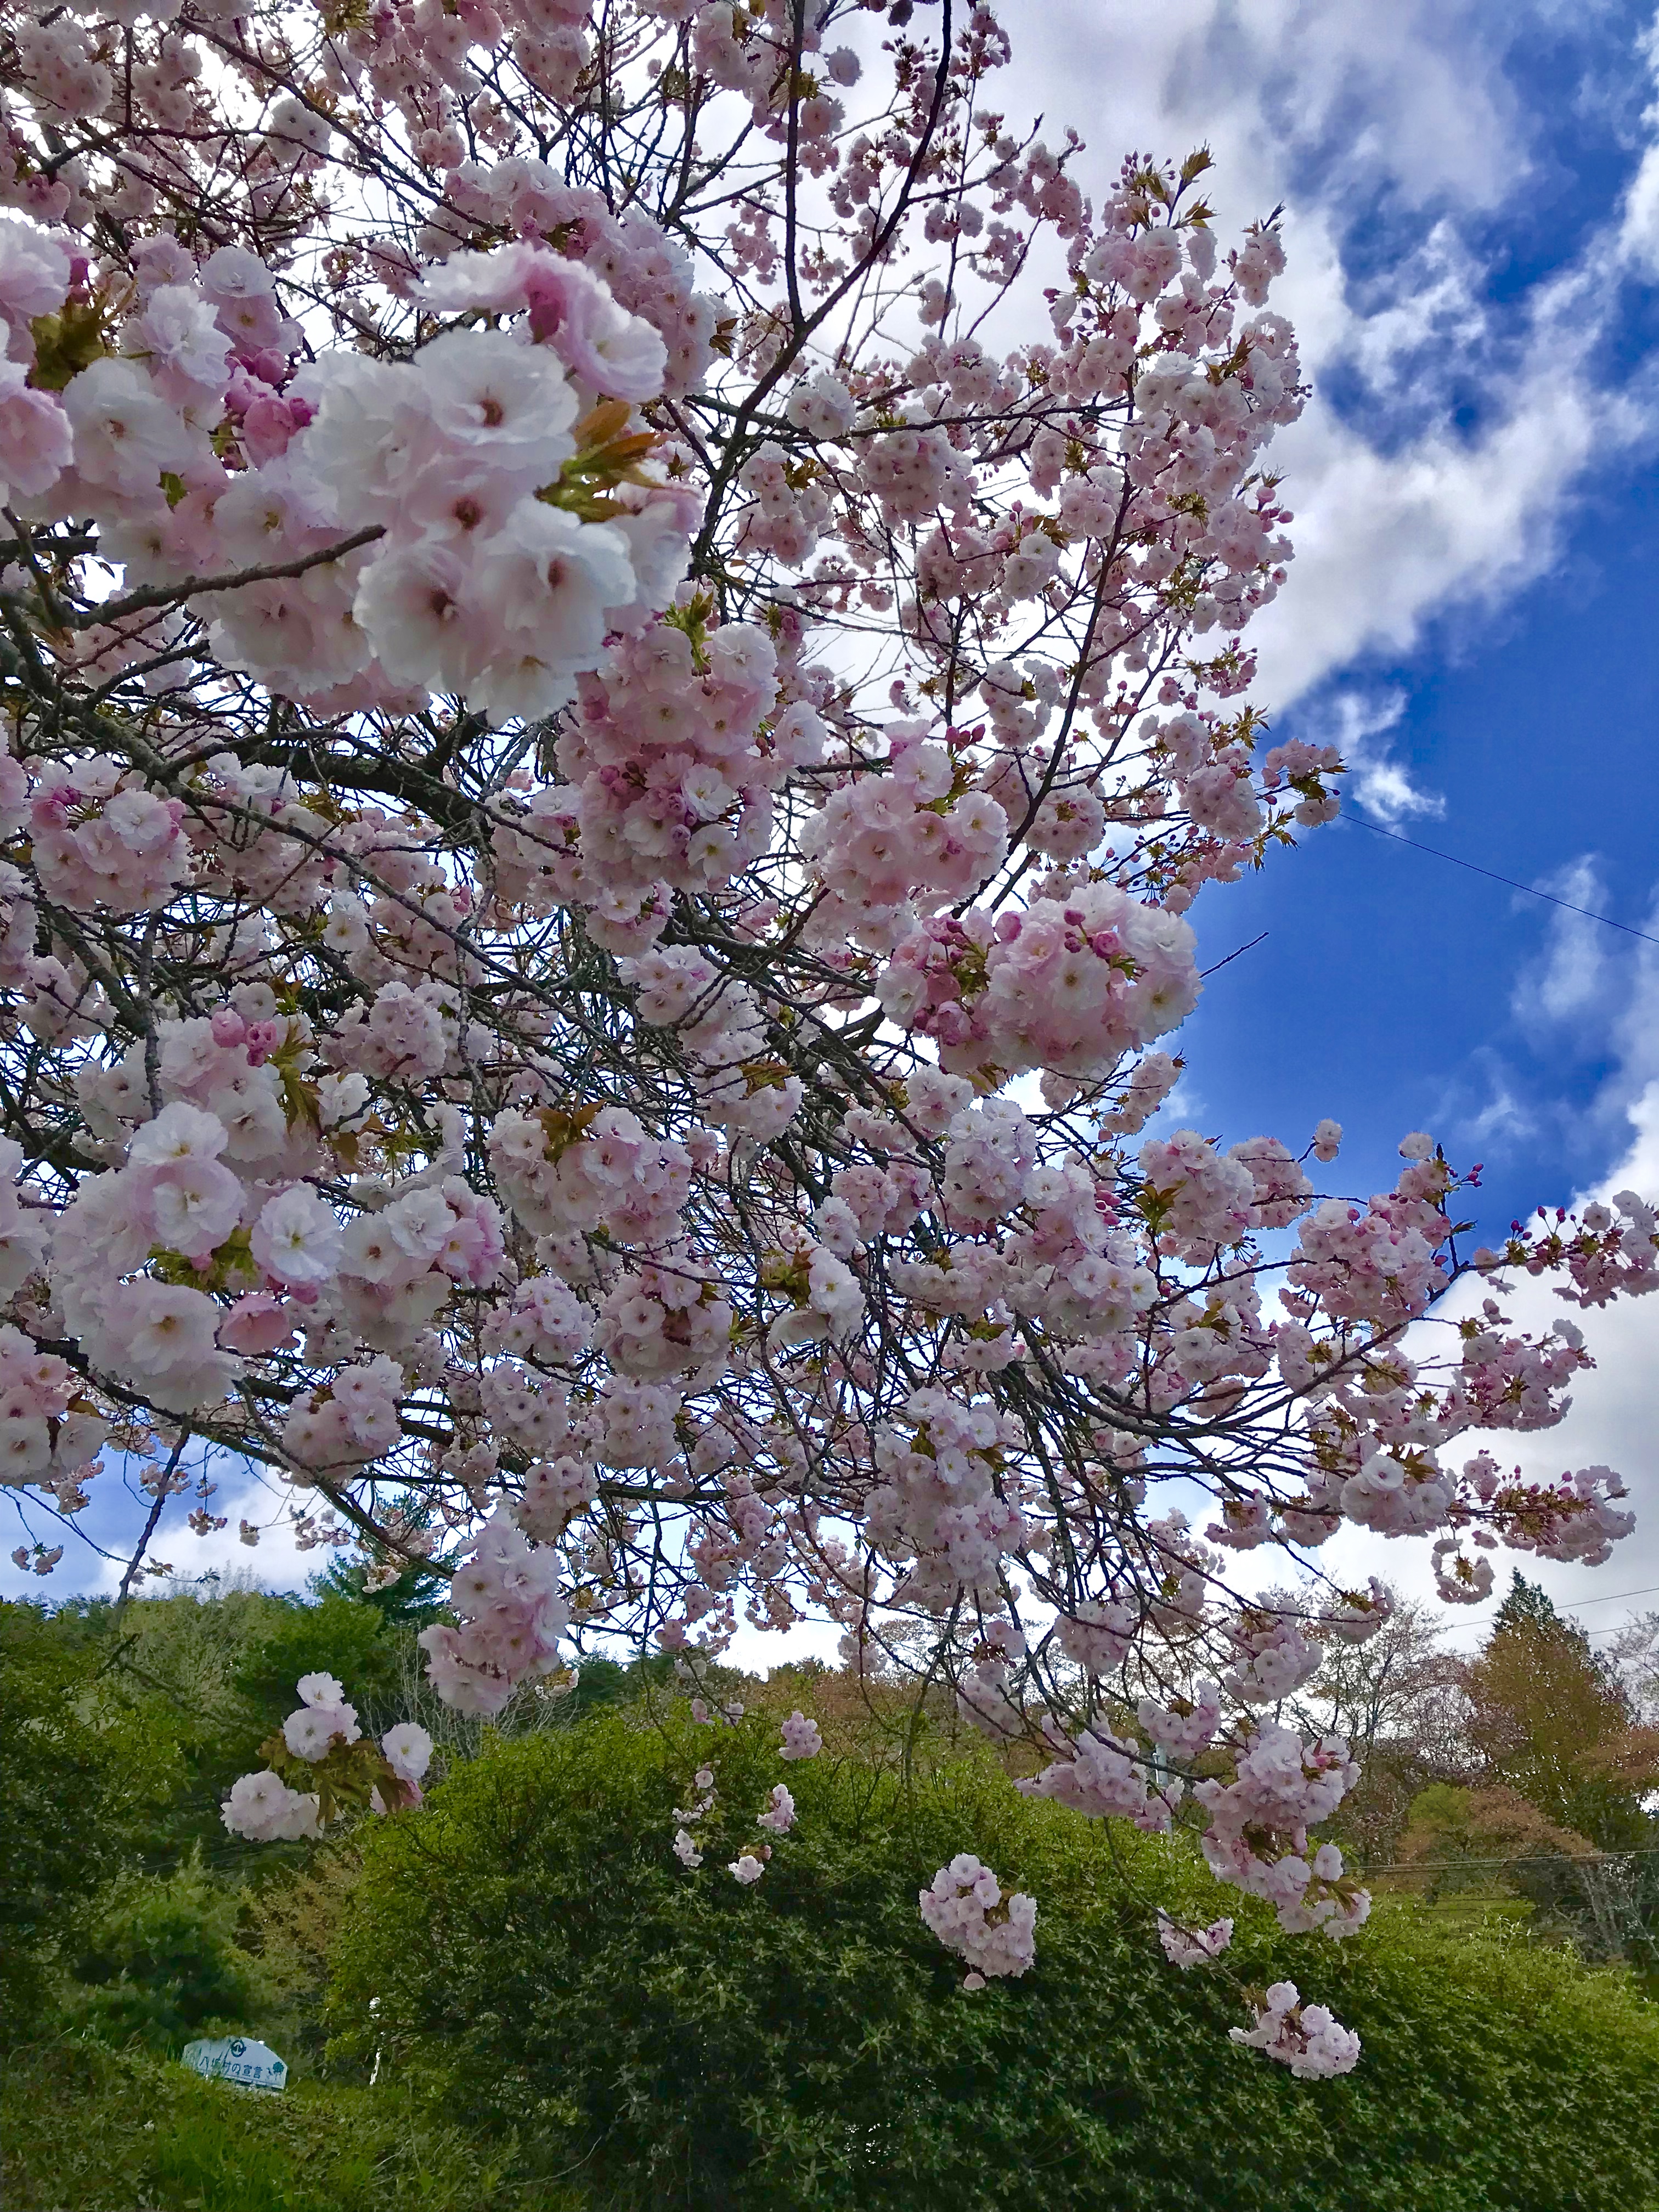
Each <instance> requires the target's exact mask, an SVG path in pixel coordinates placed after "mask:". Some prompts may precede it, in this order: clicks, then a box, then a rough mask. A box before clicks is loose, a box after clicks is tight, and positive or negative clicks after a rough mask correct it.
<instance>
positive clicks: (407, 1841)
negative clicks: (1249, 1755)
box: [331, 1714, 1659, 2212]
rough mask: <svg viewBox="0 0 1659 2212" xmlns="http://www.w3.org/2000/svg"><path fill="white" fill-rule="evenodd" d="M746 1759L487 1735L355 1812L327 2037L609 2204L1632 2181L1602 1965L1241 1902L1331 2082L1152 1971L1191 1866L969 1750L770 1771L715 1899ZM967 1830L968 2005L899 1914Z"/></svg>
mask: <svg viewBox="0 0 1659 2212" xmlns="http://www.w3.org/2000/svg"><path fill="white" fill-rule="evenodd" d="M775 1743H776V1734H775V1725H770V1724H768V1723H763V1722H757V1721H751V1722H745V1723H744V1724H743V1725H742V1726H741V1727H740V1728H738V1729H735V1730H732V1731H729V1732H722V1733H721V1734H720V1735H719V1737H718V1739H717V1738H716V1737H715V1736H714V1734H713V1733H712V1732H711V1731H709V1730H707V1729H703V1730H696V1731H694V1730H692V1729H690V1727H689V1726H688V1725H685V1724H684V1723H674V1724H672V1725H670V1726H669V1727H667V1728H666V1729H663V1730H660V1731H656V1730H653V1729H647V1728H645V1727H642V1726H641V1725H640V1724H639V1722H638V1718H637V1716H629V1715H627V1714H605V1715H602V1716H600V1717H597V1718H595V1719H594V1720H592V1721H591V1722H589V1723H586V1724H584V1725H583V1726H582V1727H580V1728H579V1729H572V1730H570V1731H568V1732H566V1733H563V1734H561V1735H545V1736H539V1737H530V1738H525V1739H521V1740H520V1741H514V1742H513V1743H510V1744H502V1745H500V1746H498V1747H495V1749H494V1750H493V1751H492V1752H490V1753H489V1754H488V1755H487V1756H485V1757H483V1759H479V1760H477V1762H475V1763H473V1764H472V1765H470V1766H468V1767H465V1768H463V1769H459V1770H458V1771H456V1772H455V1773H454V1774H453V1776H452V1778H450V1779H449V1780H448V1781H447V1783H446V1784H443V1785H442V1787H441V1788H440V1789H439V1790H436V1791H435V1792H434V1794H433V1796H432V1797H431V1799H430V1800H429V1801H428V1808H427V1809H426V1810H425V1812H424V1813H422V1814H419V1815H416V1816H413V1817H408V1816H405V1817H404V1818H402V1819H399V1820H395V1821H392V1822H387V1823H384V1824H381V1825H380V1826H377V1827H375V1828H374V1829H373V1830H371V1831H369V1832H367V1833H366V1838H365V1865H364V1874H363V1877H362V1882H361V1884H360V1886H359V1888H358V1890H357V1892H356V1897H355V1899H354V1903H353V1905H352V1908H351V1909H350V1911H349V1915H348V1919H347V1923H346V1928H345V1931H344V1933H343V1936H342V1937H341V1939H340V1942H339V1943H338V1945H337V1950H336V1954H335V1965H336V1984H335V1990H334V1996H333V2019H334V2022H335V2027H336V2041H335V2044H334V2045H332V2046H331V2048H332V2049H333V2051H335V2052H336V2053H337V2055H338V2056H339V2057H341V2058H342V2059H353V2058H355V2059H356V2060H357V2061H359V2062H363V2063H366V2062H367V2060H368V2057H369V2055H370V2052H371V2051H372V2050H373V2048H374V2046H375V2045H376V2044H377V2043H379V2044H383V2045H384V2047H385V2051H386V2061H387V2063H389V2064H390V2065H391V2066H392V2067H393V2068H394V2069H397V2071H398V2075H399V2077H400V2078H402V2079H404V2080H405V2081H416V2082H424V2083H425V2084H426V2085H427V2086H428V2088H429V2089H430V2090H431V2091H432V2092H433V2093H441V2094H442V2095H443V2096H445V2097H446V2098H447V2099H451V2100H453V2106H452V2107H451V2108H452V2109H454V2110H456V2111H458V2112H463V2113H465V2114H467V2115H469V2116H470V2117H471V2119H472V2120H473V2121H474V2122H476V2123H479V2124H484V2123H488V2124H497V2125H509V2126H517V2127H519V2128H520V2129H521V2130H524V2131H525V2133H526V2135H533V2136H536V2137H538V2138H539V2139H540V2142H541V2143H542V2144H543V2146H544V2152H545V2157H546V2160H547V2163H548V2167H549V2170H556V2169H560V2168H562V2169H565V2170H571V2169H575V2170H579V2171H580V2173H581V2175H582V2178H583V2180H584V2183H585V2184H586V2185H587V2186H589V2187H590V2188H591V2189H592V2191H593V2193H594V2199H595V2201H596V2202H597V2203H601V2204H605V2205H607V2206H615V2207H618V2208H621V2207H645V2206H652V2207H658V2206H664V2207H665V2206H670V2205H672V2206H684V2207H687V2208H691V2207H710V2208H713V2207H715V2206H732V2207H749V2206H754V2207H759V2206H765V2207H767V2208H769V2212H794V2209H795V2208H800V2209H801V2212H805V2208H809V2207H811V2208H821V2207H829V2206H848V2207H853V2206H856V2207H858V2208H859V2209H860V2212H881V2208H886V2207H894V2208H897V2207H899V2206H901V2205H902V2206H903V2207H905V2208H906V2212H929V2208H935V2207H937V2208H939V2212H945V2208H947V2207H948V2208H950V2212H979V2209H980V2208H987V2212H988V2208H992V2207H1001V2206H1015V2205H1018V2206H1021V2207H1026V2206H1029V2205H1030V2204H1031V2203H1033V2202H1034V2201H1036V2200H1037V2198H1038V2197H1040V2198H1041V2201H1042V2203H1043V2205H1044V2207H1045V2212H1073V2208H1075V2212H1085V2208H1090V2212H1108V2208H1109V2212H1153V2208H1156V2212H1198V2208H1200V2207H1202V2208H1205V2212H1212V2208H1213V2207H1215V2206H1218V2205H1221V2204H1225V2205H1226V2206H1227V2207H1228V2208H1229V2212H1282V2208H1283V2207H1285V2205H1287V2204H1291V2203H1294V2204H1295V2205H1297V2207H1298V2208H1299V2212H1339V2209H1340V2212H1352V2207H1354V2206H1356V2205H1362V2204H1363V2205H1364V2206H1365V2207H1366V2208H1367V2212H1486V2208H1498V2207H1502V2208H1505V2212H1603V2208H1606V2212H1613V2208H1614V2207H1615V2206H1616V2207H1618V2208H1619V2212H1628V2209H1629V2208H1630V2207H1631V2206H1632V2205H1634V2204H1637V2203H1653V2202H1655V2201H1659V2118H1656V2105H1655V2091H1656V2089H1659V2016H1656V2015H1655V2014H1654V2013H1652V2012H1651V2011H1650V2010H1649V2009H1648V2008H1647V2007H1646V2006H1645V2005H1644V2004H1643V2003H1642V2002H1641V2001H1640V2000H1639V1999H1638V1998H1636V1997H1635V1996H1633V1995H1632V1994H1631V1992H1630V1991H1629V1990H1628V1988H1627V1987H1626V1984H1623V1983H1621V1982H1620V1981H1619V1980H1617V1979H1615V1978H1612V1977H1610V1976H1605V1975H1593V1974H1590V1973H1588V1972H1584V1971H1583V1969H1582V1968H1579V1967H1578V1966H1576V1965H1575V1964H1574V1963H1573V1962H1572V1960H1571V1959H1570V1958H1567V1957H1564V1956H1553V1955H1548V1954H1529V1953H1528V1952H1526V1951H1524V1950H1522V1949H1519V1948H1508V1949H1505V1948H1503V1947H1501V1946H1499V1945H1496V1944H1492V1943H1489V1942H1480V1941H1478V1940H1476V1941H1467V1940H1466V1941H1463V1942H1459V1943H1455V1944H1448V1943H1444V1942H1439V1941H1437V1939H1436V1938H1435V1937H1434V1936H1433V1935H1432V1934H1431V1932H1430V1931H1429V1929H1427V1928H1425V1925H1424V1924H1423V1923H1422V1921H1421V1920H1420V1918H1417V1917H1413V1914H1412V1912H1411V1911H1410V1909H1409V1908H1398V1907H1396V1908H1384V1909H1383V1911H1381V1912H1380V1913H1379V1915H1378V1917H1377V1918H1376V1921H1375V1922H1374V1923H1373V1924H1372V1926H1371V1927H1370V1928H1369V1929H1367V1930H1366V1931H1364V1934H1362V1935H1361V1936H1359V1937H1358V1938H1356V1939H1353V1940H1352V1941H1351V1942H1348V1943H1347V1944H1345V1945H1343V1946H1342V1947H1340V1948H1337V1947H1334V1946H1328V1945H1324V1944H1322V1943H1315V1942H1310V1941H1308V1940H1305V1939H1304V1940H1303V1941H1301V1942H1290V1941H1288V1940H1286V1939H1285V1938H1283V1937H1281V1936H1279V1935H1278V1934H1277V1931H1276V1930H1275V1929H1273V1925H1272V1923H1271V1921H1266V1922H1265V1923H1264V1920H1263V1918H1262V1917H1261V1916H1258V1915H1256V1914H1255V1912H1254V1909H1253V1908H1249V1907H1247V1908H1246V1909H1245V1910H1244V1911H1243V1912H1242V1913H1241V1914H1240V1915H1239V1917H1240V1922H1241V1926H1240V1931H1239V1935H1238V1936H1237V1939H1236V1942H1235V1947H1234V1965H1235V1966H1236V1967H1237V1970H1238V1971H1239V1972H1240V1973H1241V1974H1242V1977H1243V1979H1244V1980H1245V1981H1248V1982H1249V1983H1251V1984H1262V1983H1265V1982H1267V1981H1268V1980H1270V1979H1273V1978H1276V1977H1278V1976H1279V1975H1280V1974H1289V1975H1291V1977H1293V1978H1297V1979H1299V1980H1300V1981H1301V1983H1302V1984H1303V1986H1304V1990H1305V1991H1306V1993H1307V1994H1308V1995H1309V1996H1314V1997H1317V1998H1318V1999H1319V2000H1321V2001H1322V2002H1329V2003H1330V2004H1331V2005H1332V2006H1333V2007H1334V2009H1335V2010H1336V2012H1337V2013H1338V2015H1339V2016H1340V2018H1341V2019H1342V2020H1343V2021H1346V2023H1348V2024H1349V2025H1351V2026H1352V2027H1357V2028H1358V2030H1359V2032H1360V2033H1361V2034H1362V2036H1363V2037H1364V2045H1365V2049H1364V2058H1363V2060H1362V2063H1361V2067H1360V2069H1359V2070H1358V2072H1357V2073H1356V2074H1354V2075H1351V2076H1348V2077H1346V2078H1345V2079H1342V2080H1340V2081H1327V2082H1323V2083H1314V2084H1304V2083H1300V2082H1297V2081H1292V2080H1291V2078H1290V2077H1289V2076H1288V2075H1286V2074H1285V2073H1284V2072H1282V2071H1281V2070H1280V2069H1278V2068H1276V2067H1274V2066H1273V2065H1272V2064H1271V2063H1268V2062H1267V2061H1266V2060H1265V2059H1263V2058H1261V2057H1259V2056H1257V2055H1256V2054H1255V2053H1251V2052H1247V2051H1241V2050H1240V2049H1238V2048H1237V2046H1235V2045H1231V2044H1230V2043H1229V2041H1228V2040H1227V2035H1226V2030H1227V2028H1228V2027H1229V2026H1230V2025H1231V2024H1233V2023H1235V2022H1237V2021H1241V2020H1242V2019H1243V2017H1244V2014H1243V2006H1242V2000H1241V1996H1240V1993H1239V1990H1238V1988H1237V1984H1235V1983H1234V1982H1233V1981H1232V1980H1231V1979H1229V1978H1226V1977H1224V1976H1222V1975H1220V1974H1217V1973H1206V1972H1200V1973H1196V1974H1193V1975H1189V1976H1186V1977H1182V1976H1180V1975H1178V1974H1176V1972H1175V1971H1174V1970H1173V1969H1171V1968H1170V1967H1169V1966H1167V1965H1166V1964H1165V1962H1164V1959H1163V1956H1162V1954H1161V1952H1160V1951H1159V1949H1158V1945H1157V1943H1156V1941H1155V1940H1154V1938H1153V1936H1152V1927H1151V1919H1152V1906H1153V1905H1155V1904H1156V1903H1157V1902H1158V1901H1164V1902H1167V1903H1169V1904H1170V1905H1176V1906H1180V1907H1182V1908H1183V1909H1186V1910H1196V1911H1203V1912H1204V1913H1205V1916H1206V1917H1209V1914H1210V1913H1211V1911H1212V1910H1213V1909H1214V1905H1215V1901H1216V1900H1215V1893H1213V1891H1212V1888H1211V1887H1210V1885H1209V1882H1208V1877H1207V1875H1205V1874H1204V1873H1203V1870H1202V1869H1201V1868H1200V1866H1198V1865H1197V1864H1196V1863H1195V1862H1194V1859H1193V1858H1192V1857H1191V1856H1190V1853H1189V1851H1188V1847H1187V1846H1186V1845H1185V1844H1182V1843H1180V1842H1178V1841H1176V1842H1171V1843H1158V1842H1153V1841H1150V1840H1148V1839H1146V1838H1141V1837H1139V1836H1137V1835H1135V1834H1134V1833H1133V1832H1130V1833H1129V1834H1128V1836H1127V1840H1126V1838H1124V1837H1123V1836H1121V1835H1120V1834H1117V1833H1116V1832H1111V1833H1109V1832H1106V1831H1105V1830H1103V1829H1102V1828H1101V1827H1100V1826H1096V1825H1093V1824H1091V1823H1087V1822H1085V1821H1082V1820H1078V1819H1077V1818H1075V1817H1074V1816H1073V1815H1070V1814H1066V1813H1065V1812H1063V1811H1062V1810H1061V1809H1060V1808H1056V1807H1054V1806H1052V1805H1049V1804H1048V1803H1046V1802H1042V1801H1036V1802H1033V1801H1030V1800H1027V1799H1024V1798H1022V1797H1020V1796H1018V1794H1017V1793H1016V1792H1015V1791H1014V1790H1013V1789H1012V1786H1011V1785H1010V1784H1008V1783H1007V1782H1006V1779H1005V1778H1003V1777H1002V1776H1001V1774H1000V1772H999V1771H997V1770H996V1768H995V1767H994V1765H992V1764H991V1762H989V1761H988V1760H987V1759H983V1758H969V1759H958V1760H956V1761H953V1762H952V1763H950V1764H947V1765H943V1766H941V1767H940V1768H939V1770H938V1771H935V1772H934V1773H933V1774H931V1775H929V1776H925V1777H924V1778H922V1779H921V1781H920V1782H919V1783H918V1784H916V1786H915V1790H913V1791H912V1792H910V1793H908V1794H907V1792H906V1791H905V1790H904V1789H903V1788H902V1786H901V1784H900V1781H899V1779H898V1778H897V1777H896V1775H894V1774H892V1773H890V1772H886V1771H880V1770H879V1769H877V1768H873V1767H872V1766H871V1765H861V1764H854V1763H853V1762H850V1761H848V1762H843V1763H841V1764H839V1765H836V1764H832V1763H831V1761H830V1760H829V1759H828V1757H827V1756H826V1757H825V1758H823V1759H820V1760H819V1761H817V1762H816V1763H815V1764H814V1765H811V1766H805V1767H796V1768H794V1769H793V1770H789V1771H788V1779H789V1781H790V1784H791V1786H792V1787H793V1789H794V1790H795V1791H796V1795H797V1798H798V1801H799V1822H798V1825H797V1827H796V1829H795V1832H794V1833H793V1835H792V1836H790V1837H789V1838H787V1839H786V1840H785V1841H784V1842H783V1843H782V1844H781V1845H780V1847H779V1848H778V1850H777V1852H776V1855H775V1858H774V1860H773V1862H772V1864H771V1866H770V1867H769V1869H768V1871H767V1873H766V1875H765V1877H764V1879H763V1881H761V1883H760V1884H759V1885H758V1887H757V1888H755V1889H754V1890H752V1891H745V1890H742V1889H740V1888H739V1887H738V1885H737V1884H736V1883H735V1882H734V1881H732V1879H731V1877H730V1875H727V1874H726V1871H725V1869H724V1866H723V1864H722V1863H721V1862H722V1860H724V1859H726V1858H728V1857H731V1856H732V1852H733V1850H734V1849H735V1847H736V1844H737V1842H738V1839H739V1837H740V1835H741V1833H742V1832H743V1831H744V1827H745V1826H746V1824H747V1823H749V1822H750V1821H752V1818H753V1814H754V1812H755V1810H757V1808H759V1807H760V1805H761V1804H762V1803H763V1802H764V1798H765V1795H766V1791H767V1789H768V1788H769V1785H770V1784H771V1783H772V1782H773V1781H774V1780H775V1779H776V1778H778V1777H779V1775H780V1773H781V1772H783V1771H785V1770H782V1769H781V1768H780V1767H779V1766H778V1765H776V1764H775ZM711 1755H717V1756H718V1761H719V1774H718V1787H719V1790H720V1802H721V1807H722V1808H723V1809H724V1810H725V1812H726V1814H728V1815H729V1816H730V1825H729V1826H727V1828H726V1832H725V1834H724V1836H723V1838H716V1839H714V1841H713V1842H711V1845H710V1848H709V1852H708V1862H707V1863H706V1864H705V1865H704V1866H703V1867H702V1869H701V1870H700V1871H698V1872H697V1873H696V1874H692V1875H688V1874H686V1873H685V1872H684V1871H683V1870H682V1869H680V1868H679V1866H678V1864H677V1863H676V1862H675V1860H674V1858H673V1857H672V1855H671V1849H670V1846H671V1839H672V1836H673V1832H674V1825H675V1823H674V1820H673V1815H672V1808H673V1806H674V1804H675V1802H677V1801H678V1802H681V1803H684V1802H686V1796H685V1793H686V1792H687V1790H688V1789H689V1785H690V1776H691V1773H692V1771H693V1769H694V1768H695V1767H696V1765H698V1763H699V1762H700V1761H701V1760H702V1759H704V1758H708V1757H709V1756H711ZM750 1832H752V1830H750ZM965 1849H972V1850H977V1851H978V1852H979V1853H980V1855H981V1857H984V1858H986V1859H987V1860H988V1861H989V1862H990V1863H992V1864H993V1865H994V1867H995V1868H996V1869H997V1872H998V1874H999V1875H1000V1876H1001V1878H1002V1879H1003V1881H1004V1884H1005V1887H1022V1888H1024V1889H1027V1890H1029V1891H1030V1893H1032V1894H1033V1895H1035V1896H1036V1898H1037V1899H1038V1901H1039V1905H1040V1911H1041V1917H1040V1918H1039V1921H1038V1926H1037V1943H1038V1951H1037V1964H1036V1967H1035V1968H1034V1970H1033V1971H1032V1972H1030V1974H1029V1975H1028V1976H1027V1977H1025V1978H1024V1979H1023V1980H1021V1981H1018V1982H1015V1983H1011V1984H1004V1985H995V1984H994V1985H993V1986H992V1987H991V1988H989V1989H987V1990H982V1991H981V1992H978V1993H977V1994H975V1995H968V1994H965V1993H964V1992H963V1989H962V1976H961V1969H960V1967H959V1966H958V1965H957V1964H956V1962H954V1961H953V1960H951V1959H950V1958H949V1957H948V1956H947V1955H946V1954H945V1952H944V1951H943V1950H942V1949H941V1948H940V1947H939V1944H938V1943H937V1942H935V1941H934V1939H933V1937H932V1936H930V1935H929V1934H928V1933H927V1930H926V1929H925V1928H924V1927H923V1926H922V1924H921V1920H920V1918H919V1916H918V1914H917V1910H916V1893H917V1890H918V1889H919V1887H921V1884H922V1883H923V1882H925V1881H927V1879H929V1878H930V1877H931V1875H933V1870H934V1869H935V1868H937V1867H938V1866H939V1864H940V1863H942V1862H943V1861H945V1859H947V1858H949V1857H951V1856H952V1855H953V1854H954V1853H955V1852H957V1851H958V1850H965ZM1235 1903H1236V1900H1235ZM371 1996H373V1997H376V1998H378V2000H379V2005H378V2009H377V2012H376V2014H375V2015H373V2016H371V2015H370V2014H369V2012H368V2001H369V1999H370V1997H371ZM1177 2116H1178V2120H1179V2124H1178V2125H1177V2124H1175V2122H1176V2118H1177Z"/></svg>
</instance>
